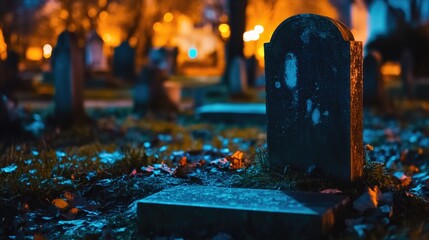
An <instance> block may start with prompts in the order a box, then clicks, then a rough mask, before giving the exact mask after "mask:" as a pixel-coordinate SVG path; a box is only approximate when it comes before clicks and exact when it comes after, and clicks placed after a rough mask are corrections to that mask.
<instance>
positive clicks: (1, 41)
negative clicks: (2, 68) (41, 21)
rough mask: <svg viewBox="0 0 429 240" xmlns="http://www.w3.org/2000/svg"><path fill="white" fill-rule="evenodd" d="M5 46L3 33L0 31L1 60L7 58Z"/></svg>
mask: <svg viewBox="0 0 429 240" xmlns="http://www.w3.org/2000/svg"><path fill="white" fill-rule="evenodd" d="M6 50H7V45H6V42H5V41H4V37H3V32H2V30H1V29H0V59H1V60H6V58H7V51H6Z"/></svg>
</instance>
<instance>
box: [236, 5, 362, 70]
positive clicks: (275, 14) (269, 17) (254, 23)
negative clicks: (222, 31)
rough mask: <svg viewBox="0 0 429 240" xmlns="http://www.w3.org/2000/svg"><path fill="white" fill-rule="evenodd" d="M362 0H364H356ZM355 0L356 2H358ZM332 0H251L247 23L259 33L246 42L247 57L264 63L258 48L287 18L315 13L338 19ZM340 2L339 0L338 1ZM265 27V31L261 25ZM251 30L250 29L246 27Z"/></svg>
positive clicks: (245, 52) (247, 11) (245, 51)
mask: <svg viewBox="0 0 429 240" xmlns="http://www.w3.org/2000/svg"><path fill="white" fill-rule="evenodd" d="M356 1H362V0H356ZM356 1H354V2H356ZM331 2H333V1H330V0H318V1H308V0H307V1H256V0H255V1H249V4H248V6H247V8H246V16H247V20H246V25H247V26H249V27H252V29H253V30H254V31H255V32H256V33H258V34H259V39H258V40H257V41H255V40H250V39H252V38H250V39H248V40H249V41H247V42H245V44H244V54H245V56H246V57H250V56H252V55H256V58H257V59H258V62H259V64H263V62H264V61H263V58H262V57H261V56H260V54H258V51H259V50H258V49H259V48H260V47H261V46H263V43H266V42H269V41H270V39H271V35H272V33H273V32H274V30H275V29H276V28H277V26H279V24H280V23H281V22H283V21H284V20H285V19H286V18H288V17H291V16H293V15H296V14H300V13H315V14H320V15H324V16H328V17H330V18H333V19H338V18H339V14H338V12H337V9H336V8H335V7H334V4H332V3H331ZM338 2H339V1H338ZM258 25H260V26H262V27H263V31H261V30H262V28H261V27H259V26H258ZM246 30H250V29H246Z"/></svg>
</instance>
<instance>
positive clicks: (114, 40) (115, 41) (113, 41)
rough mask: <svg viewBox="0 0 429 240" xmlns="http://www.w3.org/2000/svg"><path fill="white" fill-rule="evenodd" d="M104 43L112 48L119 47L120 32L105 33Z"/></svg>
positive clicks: (110, 30) (112, 30) (102, 36)
mask: <svg viewBox="0 0 429 240" xmlns="http://www.w3.org/2000/svg"><path fill="white" fill-rule="evenodd" d="M101 38H102V39H103V41H104V43H106V45H108V46H111V47H117V46H119V44H121V39H120V37H119V31H117V30H116V31H115V30H114V29H109V31H108V32H104V33H102V35H101Z"/></svg>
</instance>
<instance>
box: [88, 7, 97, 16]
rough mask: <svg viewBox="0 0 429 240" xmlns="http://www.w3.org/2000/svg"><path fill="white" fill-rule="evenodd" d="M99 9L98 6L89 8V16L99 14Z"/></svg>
mask: <svg viewBox="0 0 429 240" xmlns="http://www.w3.org/2000/svg"><path fill="white" fill-rule="evenodd" d="M97 12H98V11H97V9H96V8H90V9H89V10H88V16H89V17H95V16H96V15H97Z"/></svg>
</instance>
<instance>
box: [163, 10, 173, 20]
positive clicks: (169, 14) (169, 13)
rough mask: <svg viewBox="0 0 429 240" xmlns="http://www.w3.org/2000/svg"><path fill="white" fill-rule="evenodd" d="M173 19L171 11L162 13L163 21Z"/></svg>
mask: <svg viewBox="0 0 429 240" xmlns="http://www.w3.org/2000/svg"><path fill="white" fill-rule="evenodd" d="M173 19H174V15H173V14H172V13H171V12H168V13H166V14H164V21H165V22H171V21H173Z"/></svg>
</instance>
